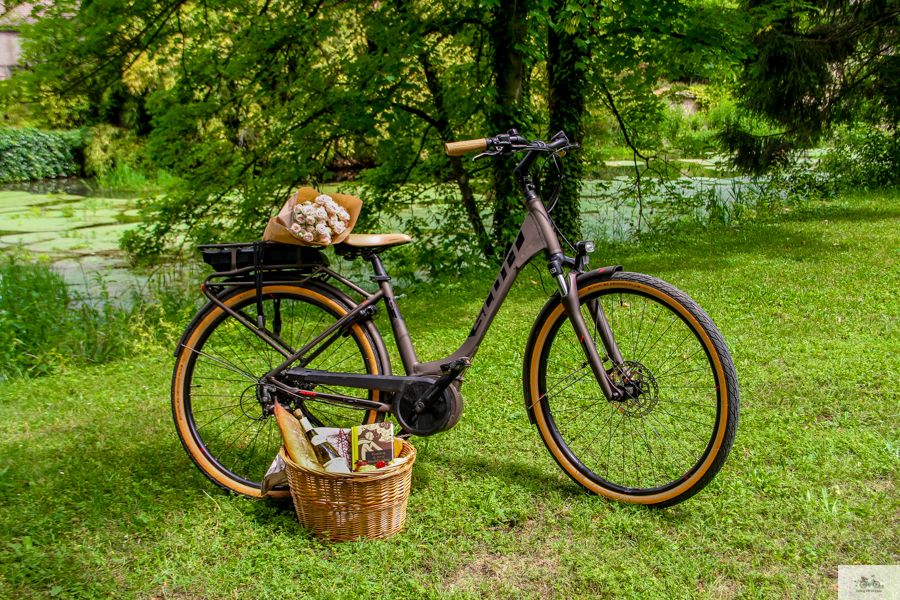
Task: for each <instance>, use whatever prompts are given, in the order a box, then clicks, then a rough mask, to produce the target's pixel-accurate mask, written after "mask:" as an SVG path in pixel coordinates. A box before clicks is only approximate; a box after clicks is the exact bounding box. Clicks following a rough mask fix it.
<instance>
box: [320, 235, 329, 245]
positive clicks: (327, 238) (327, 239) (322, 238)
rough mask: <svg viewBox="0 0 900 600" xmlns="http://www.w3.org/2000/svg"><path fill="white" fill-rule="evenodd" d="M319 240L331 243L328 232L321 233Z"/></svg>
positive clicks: (326, 243) (323, 242)
mask: <svg viewBox="0 0 900 600" xmlns="http://www.w3.org/2000/svg"><path fill="white" fill-rule="evenodd" d="M319 242H321V243H322V244H325V245H328V244H330V243H331V236H330V235H329V234H327V233H326V234H323V235H320V236H319Z"/></svg>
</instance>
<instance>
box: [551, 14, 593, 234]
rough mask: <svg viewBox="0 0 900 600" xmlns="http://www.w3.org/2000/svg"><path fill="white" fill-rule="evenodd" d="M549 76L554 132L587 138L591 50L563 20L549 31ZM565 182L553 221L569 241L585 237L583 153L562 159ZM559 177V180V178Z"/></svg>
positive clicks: (572, 137)
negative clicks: (572, 32) (582, 223)
mask: <svg viewBox="0 0 900 600" xmlns="http://www.w3.org/2000/svg"><path fill="white" fill-rule="evenodd" d="M564 7H565V1H564V0H553V3H552V5H551V8H550V14H551V15H557V14H561V13H562V11H563V9H564ZM547 41H548V55H547V79H548V83H549V98H548V105H549V108H550V131H549V132H548V135H550V136H552V135H554V134H556V132H557V131H559V130H563V131H565V132H566V135H568V136H569V140H570V141H572V142H577V143H579V144H580V143H582V142H583V140H584V126H583V119H584V104H585V98H584V96H585V91H586V87H587V76H586V73H585V64H586V63H587V61H588V53H587V51H586V50H585V49H582V48H579V47H578V45H577V43H576V36H575V35H572V34H569V33H566V31H565V30H564V29H563V27H562V24H561V23H554V24H553V25H552V26H551V27H550V28H549V31H548V40H547ZM560 163H561V167H562V177H563V183H562V188H561V189H560V193H559V202H558V203H557V205H556V208H555V209H554V211H553V215H552V216H553V221H554V222H555V223H556V225H557V227H559V229H560V231H561V232H562V234H563V235H564V236H566V237H567V238H568V239H569V241H571V242H575V241H577V240H580V239H581V187H582V184H583V176H584V168H583V166H582V162H581V160H580V157H578V156H577V155H575V156H573V155H571V154H570V155H569V156H568V157H566V158H563V159H562V160H561V161H560ZM557 181H558V180H557ZM557 181H553V180H551V181H548V184H549V185H547V186H545V188H544V193H546V194H549V193H550V192H551V191H552V190H553V189H554V187H555V186H556V183H557Z"/></svg>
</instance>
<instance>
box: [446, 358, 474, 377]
mask: <svg viewBox="0 0 900 600" xmlns="http://www.w3.org/2000/svg"><path fill="white" fill-rule="evenodd" d="M471 366H472V359H470V358H469V357H468V356H463V357H462V358H457V359H456V360H454V361H450V362H448V363H446V364H443V365H441V373H444V374H445V375H449V374H451V373H460V372H462V371H465V370H466V369H468V368H469V367H471Z"/></svg>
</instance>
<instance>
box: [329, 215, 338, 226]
mask: <svg viewBox="0 0 900 600" xmlns="http://www.w3.org/2000/svg"><path fill="white" fill-rule="evenodd" d="M340 222H341V220H340V219H339V218H338V216H337V215H331V218H330V219H328V224H329V225H331V226H332V227H334V226H335V225H337V224H338V223H340Z"/></svg>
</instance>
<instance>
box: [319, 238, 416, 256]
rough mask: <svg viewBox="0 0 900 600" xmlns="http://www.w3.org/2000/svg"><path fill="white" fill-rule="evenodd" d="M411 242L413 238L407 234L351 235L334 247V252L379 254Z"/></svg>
mask: <svg viewBox="0 0 900 600" xmlns="http://www.w3.org/2000/svg"><path fill="white" fill-rule="evenodd" d="M411 241H412V238H410V237H409V236H408V235H406V234H405V233H351V234H350V235H348V236H347V238H346V239H345V240H344V241H343V242H341V243H340V244H335V245H334V251H335V252H336V253H337V254H349V255H359V254H362V253H365V254H379V253H380V252H384V251H385V250H387V249H388V248H393V247H394V246H402V245H403V244H408V243H410V242H411Z"/></svg>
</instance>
